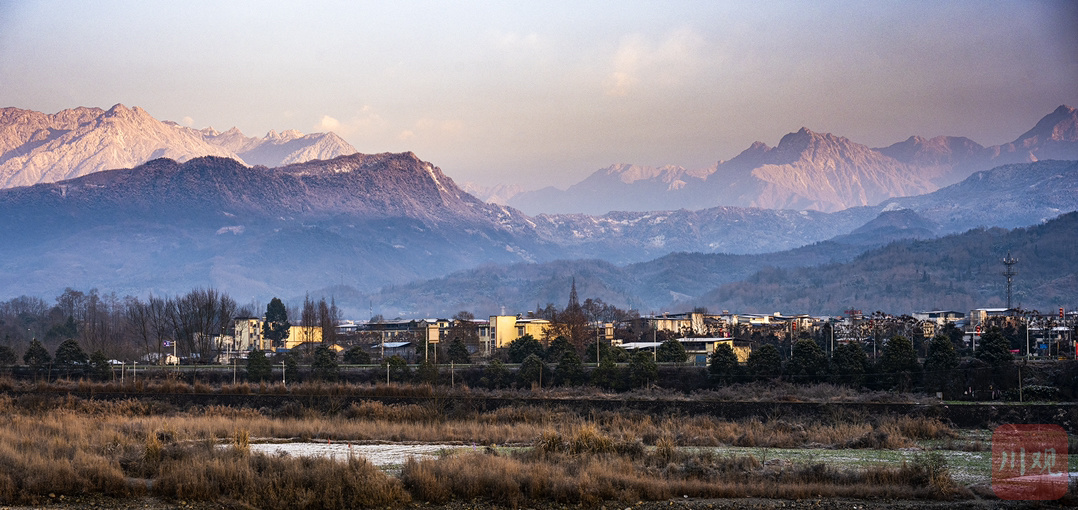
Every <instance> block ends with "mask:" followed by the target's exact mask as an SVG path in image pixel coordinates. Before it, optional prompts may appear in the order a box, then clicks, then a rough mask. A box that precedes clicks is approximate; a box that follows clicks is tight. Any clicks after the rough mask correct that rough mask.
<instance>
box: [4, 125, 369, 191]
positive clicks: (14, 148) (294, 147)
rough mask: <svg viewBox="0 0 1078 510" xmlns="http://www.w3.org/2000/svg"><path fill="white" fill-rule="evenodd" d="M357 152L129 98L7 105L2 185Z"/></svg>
mask: <svg viewBox="0 0 1078 510" xmlns="http://www.w3.org/2000/svg"><path fill="white" fill-rule="evenodd" d="M355 152H356V149H355V148H354V147H352V146H351V145H349V144H348V142H345V141H344V140H342V139H341V138H340V137H338V136H337V135H335V134H333V133H314V134H310V135H304V134H302V133H299V132H298V131H286V132H284V133H281V134H277V133H276V132H272V131H271V132H270V133H269V134H267V135H266V136H265V137H264V138H247V137H245V136H243V133H240V132H239V130H238V129H236V128H232V129H230V130H229V131H226V132H225V133H218V132H216V131H214V130H213V129H205V130H201V131H199V130H195V129H191V128H188V127H183V126H180V125H179V124H176V123H175V122H167V121H166V122H162V121H159V120H157V119H155V118H153V117H152V116H150V114H149V113H147V112H146V111H145V110H143V109H142V108H139V107H137V106H136V107H133V108H128V107H126V106H124V105H122V104H117V105H114V106H113V107H112V108H109V109H108V110H102V109H100V108H85V107H79V108H73V109H69V110H63V111H60V112H58V113H55V114H51V115H49V114H44V113H40V112H35V111H32V110H21V109H18V108H3V109H0V188H11V187H16V186H29V185H32V184H38V183H46V182H57V181H62V180H65V179H72V178H75V177H81V176H83V175H87V174H91V173H94V172H100V171H102V170H111V169H115V168H131V167H134V166H137V165H140V164H142V163H145V162H147V161H150V160H153V159H158V158H169V159H173V160H176V161H180V162H183V161H187V160H189V159H192V158H197V157H202V156H219V157H225V158H231V159H234V160H236V161H239V162H241V163H243V164H248V165H265V166H271V167H272V166H280V165H285V164H291V163H299V162H303V161H309V160H312V159H330V158H333V157H336V156H340V155H345V154H352V153H355Z"/></svg>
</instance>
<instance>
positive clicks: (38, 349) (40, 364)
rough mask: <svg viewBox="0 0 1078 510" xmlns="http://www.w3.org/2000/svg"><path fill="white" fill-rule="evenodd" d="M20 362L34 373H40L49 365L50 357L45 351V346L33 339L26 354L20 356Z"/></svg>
mask: <svg viewBox="0 0 1078 510" xmlns="http://www.w3.org/2000/svg"><path fill="white" fill-rule="evenodd" d="M22 361H23V363H26V365H27V366H29V367H30V368H31V369H33V370H34V371H36V372H40V371H42V370H44V369H45V367H46V366H47V365H48V364H49V363H52V355H50V354H49V351H48V350H46V349H45V346H44V345H41V342H39V341H38V339H36V338H35V339H34V341H33V342H30V347H27V348H26V353H25V354H23V355H22Z"/></svg>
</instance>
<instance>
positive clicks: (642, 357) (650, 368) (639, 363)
mask: <svg viewBox="0 0 1078 510" xmlns="http://www.w3.org/2000/svg"><path fill="white" fill-rule="evenodd" d="M658 378H659V366H658V365H656V364H655V360H654V359H653V358H652V353H650V352H647V351H636V352H635V353H633V357H632V358H631V359H630V360H629V385H630V386H632V387H633V388H642V387H644V386H647V385H648V384H652V383H655V382H656V380H657V379H658Z"/></svg>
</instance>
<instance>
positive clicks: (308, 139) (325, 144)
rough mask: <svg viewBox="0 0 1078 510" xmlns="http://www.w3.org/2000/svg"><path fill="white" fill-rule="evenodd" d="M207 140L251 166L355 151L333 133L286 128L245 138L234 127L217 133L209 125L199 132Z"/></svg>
mask: <svg viewBox="0 0 1078 510" xmlns="http://www.w3.org/2000/svg"><path fill="white" fill-rule="evenodd" d="M199 133H200V134H201V135H202V139H203V140H206V141H207V142H209V143H211V144H214V145H217V146H219V147H223V148H225V149H228V150H230V151H232V152H234V153H236V154H238V155H239V156H240V157H241V158H243V161H244V162H246V163H248V164H251V165H262V166H268V167H277V166H281V165H290V164H293V163H303V162H305V161H311V160H315V159H333V158H335V157H337V156H343V155H348V154H355V153H356V152H357V151H356V148H355V147H352V145H351V144H349V143H348V142H346V141H344V139H342V138H341V137H339V136H337V135H336V134H334V133H312V134H309V135H305V134H303V133H300V132H299V131H295V130H289V131H285V132H283V133H279V134H278V133H277V132H276V131H270V132H269V133H267V134H266V136H265V137H263V138H254V137H250V138H248V137H246V136H244V135H243V133H241V132H240V130H238V129H236V128H234V127H233V128H232V129H229V130H228V131H225V132H224V133H218V132H217V131H214V130H213V129H212V128H207V129H203V130H201V131H200V132H199Z"/></svg>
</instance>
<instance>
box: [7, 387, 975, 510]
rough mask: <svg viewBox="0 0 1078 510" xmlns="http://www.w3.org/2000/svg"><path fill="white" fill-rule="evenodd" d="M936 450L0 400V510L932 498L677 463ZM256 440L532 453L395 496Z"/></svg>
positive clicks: (671, 429)
mask: <svg viewBox="0 0 1078 510" xmlns="http://www.w3.org/2000/svg"><path fill="white" fill-rule="evenodd" d="M161 384H173V385H175V384H179V383H177V382H176V381H171V382H170V381H163V382H161ZM332 387H334V386H332V385H327V386H325V388H332ZM274 388H275V386H273V385H264V386H260V387H258V388H257V390H256V389H255V388H250V387H249V388H248V389H247V390H246V391H252V392H253V391H258V392H273V391H275V390H274ZM173 389H174V390H177V391H179V389H178V388H173ZM192 389H193V388H192ZM383 389H394V390H400V391H402V392H406V390H405V388H398V387H394V386H387V387H385V388H383ZM428 389H429V388H428ZM241 391H242V390H241ZM407 391H413V390H407ZM415 391H418V392H420V393H422V392H423V391H427V390H422V389H421V390H415ZM952 435H953V434H952V432H951V430H950V429H949V428H947V427H946V426H945V425H943V424H942V423H940V422H939V421H938V420H934V419H927V418H910V417H898V418H880V419H875V420H864V419H862V418H861V417H852V418H851V419H849V420H848V421H847V420H844V419H837V418H833V417H832V418H829V419H827V420H826V423H825V422H821V421H816V422H813V421H803V422H793V421H789V420H785V419H768V420H759V419H749V420H743V421H738V422H731V421H726V420H722V419H719V418H715V417H709V416H691V417H687V416H651V415H646V414H642V413H617V412H592V413H589V414H588V415H586V416H582V415H580V414H578V413H576V412H572V411H569V410H566V409H557V408H556V409H544V408H539V407H529V406H518V407H507V408H501V409H498V410H495V411H491V412H484V413H472V414H470V415H466V416H464V415H462V416H455V417H452V418H450V417H448V416H447V415H446V414H445V413H443V412H442V411H440V410H439V409H438V407H437V406H432V405H414V404H410V405H385V404H383V403H380V402H363V403H358V404H352V405H349V406H348V407H345V408H343V409H341V410H339V411H338V412H335V413H323V412H318V411H315V410H313V409H311V408H306V407H303V406H302V405H300V404H292V405H290V406H285V407H282V408H279V409H275V410H269V409H263V410H258V409H252V408H243V407H228V406H216V405H214V406H202V407H193V408H190V409H186V410H183V411H180V410H177V409H175V408H173V407H170V406H169V405H166V404H161V403H159V402H155V401H152V400H147V401H140V400H134V399H128V400H115V401H107V400H106V401H100V400H84V399H80V398H75V397H72V396H70V395H61V394H57V393H46V394H25V395H22V396H19V397H17V398H16V397H12V396H9V395H0V504H38V503H41V502H42V501H44V500H45V498H46V497H47V495H48V494H50V493H52V494H67V495H78V494H85V493H97V494H106V495H113V496H118V497H126V496H135V495H141V494H145V493H147V492H148V491H149V489H148V488H147V487H149V486H150V484H148V483H147V481H152V482H153V483H152V487H153V489H152V492H153V493H154V494H156V495H158V496H162V497H166V498H177V499H181V498H182V499H189V500H198V499H214V500H216V499H221V498H223V499H224V500H229V501H235V502H237V503H242V504H243V505H250V506H255V507H267V508H285V507H312V508H346V507H353V506H357V505H359V506H364V505H367V506H400V505H403V504H405V503H406V502H407V501H409V500H410V499H411V498H412V497H414V498H415V499H418V500H421V501H428V502H432V503H439V502H444V501H447V500H449V499H462V498H463V499H472V498H476V497H484V498H490V499H491V500H492V501H503V502H508V503H510V504H521V503H522V502H523V501H526V500H530V499H536V498H538V499H539V500H543V501H552V502H566V503H580V504H585V505H592V504H597V503H598V502H600V501H604V500H623V501H636V500H640V499H664V498H668V497H674V496H678V497H679V496H681V495H690V496H699V497H741V496H746V495H755V496H759V497H781V498H797V497H808V496H813V497H814V496H816V495H822V496H843V497H898V498H922V497H946V496H948V495H950V494H953V493H954V491H955V490H956V489H954V488H953V485H951V484H949V483H948V481H949V479H950V478H949V476H945V475H946V473H945V470H940V469H939V468H938V467H936V468H934V467H933V465H932V464H931V462H928V461H925V462H921V463H912V464H911V465H909V466H905V467H903V468H900V469H892V470H882V469H872V470H867V471H849V472H847V471H836V470H834V469H832V468H827V467H826V466H820V465H817V466H789V465H774V464H768V463H761V462H760V461H758V460H757V459H755V458H752V457H736V458H732V457H719V456H713V455H709V454H706V453H688V452H686V450H685V449H684V448H682V447H685V446H726V445H737V446H755V447H798V446H801V447H804V446H813V445H816V446H835V447H845V446H848V444H849V443H850V441H851V438H853V439H854V440H855V441H861V443H863V444H861V446H863V447H871V448H895V447H903V446H907V445H910V444H912V441H914V440H921V439H948V438H950V437H951V436H952ZM258 438H301V439H331V440H334V441H365V440H382V441H417V442H432V443H434V442H438V443H443V442H460V443H465V444H466V443H477V444H491V443H495V444H506V443H513V444H518V445H533V444H534V445H535V448H532V449H524V450H522V452H521V453H517V454H515V455H513V456H511V457H504V456H493V455H461V456H448V457H445V458H442V459H437V460H433V461H422V462H414V461H413V462H409V463H408V464H407V465H406V466H405V467H404V469H403V471H402V474H401V476H400V479H399V480H398V479H396V478H392V477H389V476H386V475H384V474H383V473H382V472H381V471H379V470H377V469H376V468H374V467H373V466H371V465H369V464H368V463H366V462H364V461H359V460H352V461H349V462H346V463H338V462H334V461H332V460H326V459H308V458H289V457H266V456H262V455H256V454H251V453H250V452H249V449H248V445H249V444H250V442H251V441H252V440H257V439H258ZM537 438H538V439H537ZM218 445H231V447H228V448H221V447H218ZM649 446H653V448H649ZM914 480H915V482H914Z"/></svg>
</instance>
